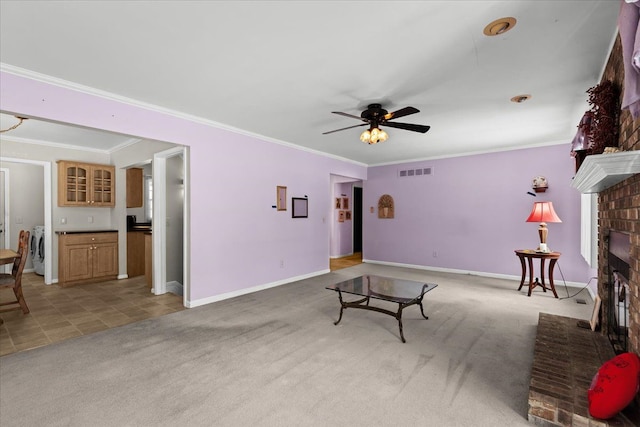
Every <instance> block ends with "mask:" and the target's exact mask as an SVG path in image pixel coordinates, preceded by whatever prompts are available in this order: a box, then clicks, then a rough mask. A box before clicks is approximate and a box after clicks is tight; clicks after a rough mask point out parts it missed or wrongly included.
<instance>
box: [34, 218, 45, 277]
mask: <svg viewBox="0 0 640 427" xmlns="http://www.w3.org/2000/svg"><path fill="white" fill-rule="evenodd" d="M31 260H32V261H33V269H34V272H35V273H36V274H39V275H40V276H44V225H36V226H35V227H33V232H32V233H31Z"/></svg>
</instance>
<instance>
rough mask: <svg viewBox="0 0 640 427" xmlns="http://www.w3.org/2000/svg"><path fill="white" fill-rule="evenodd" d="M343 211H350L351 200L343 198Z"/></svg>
mask: <svg viewBox="0 0 640 427" xmlns="http://www.w3.org/2000/svg"><path fill="white" fill-rule="evenodd" d="M342 209H344V210H349V198H348V197H343V198H342Z"/></svg>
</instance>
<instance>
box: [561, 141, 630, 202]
mask: <svg viewBox="0 0 640 427" xmlns="http://www.w3.org/2000/svg"><path fill="white" fill-rule="evenodd" d="M637 173H640V150H636V151H621V152H618V153H609V154H593V155H590V156H587V157H586V158H585V159H584V161H583V162H582V165H580V169H578V173H577V174H576V176H575V177H574V178H573V181H572V182H571V186H572V187H573V188H575V189H577V190H578V191H580V192H581V193H599V192H600V191H603V190H605V189H607V188H609V187H611V186H613V185H615V184H617V183H619V182H621V181H624V180H625V179H627V178H629V177H630V176H633V175H635V174H637Z"/></svg>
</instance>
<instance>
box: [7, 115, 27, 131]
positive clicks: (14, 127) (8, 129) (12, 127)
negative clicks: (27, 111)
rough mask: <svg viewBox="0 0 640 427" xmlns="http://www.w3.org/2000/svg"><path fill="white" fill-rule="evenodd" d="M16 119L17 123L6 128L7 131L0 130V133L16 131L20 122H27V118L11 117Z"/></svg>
mask: <svg viewBox="0 0 640 427" xmlns="http://www.w3.org/2000/svg"><path fill="white" fill-rule="evenodd" d="M13 117H15V118H16V119H18V123H16V124H15V125H13V126H11V127H9V128H7V129H1V130H0V133H5V132H9V131H10V130H14V129H16V128H17V127H18V126H20V125H21V124H22V122H24V121H25V120H29V118H28V117H20V116H13Z"/></svg>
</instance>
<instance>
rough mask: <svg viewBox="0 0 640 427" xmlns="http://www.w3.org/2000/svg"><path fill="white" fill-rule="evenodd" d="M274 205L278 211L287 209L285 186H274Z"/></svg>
mask: <svg viewBox="0 0 640 427" xmlns="http://www.w3.org/2000/svg"><path fill="white" fill-rule="evenodd" d="M276 207H277V210H279V211H286V210H287V187H284V186H282V185H278V186H277V187H276Z"/></svg>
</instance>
